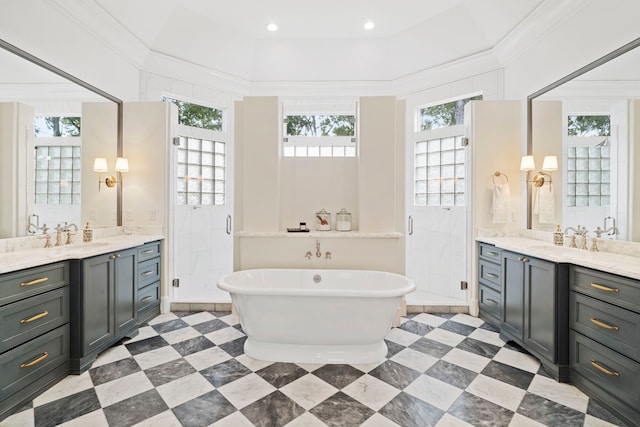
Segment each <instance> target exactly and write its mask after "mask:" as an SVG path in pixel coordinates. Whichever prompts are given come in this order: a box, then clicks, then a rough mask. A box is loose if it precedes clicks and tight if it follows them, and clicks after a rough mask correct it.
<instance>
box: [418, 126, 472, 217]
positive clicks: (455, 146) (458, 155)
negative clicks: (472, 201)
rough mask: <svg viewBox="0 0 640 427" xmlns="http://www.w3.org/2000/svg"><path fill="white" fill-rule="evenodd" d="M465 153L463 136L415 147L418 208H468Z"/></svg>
mask: <svg viewBox="0 0 640 427" xmlns="http://www.w3.org/2000/svg"><path fill="white" fill-rule="evenodd" d="M465 158H466V154H465V150H464V146H463V145H462V136H456V137H449V138H440V139H431V140H427V141H418V142H416V144H415V188H414V194H415V197H414V203H415V205H416V206H464V204H465V197H464V187H465V181H464V178H465Z"/></svg>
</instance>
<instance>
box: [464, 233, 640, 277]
mask: <svg viewBox="0 0 640 427" xmlns="http://www.w3.org/2000/svg"><path fill="white" fill-rule="evenodd" d="M476 240H477V241H479V242H483V243H490V244H492V245H495V246H496V247H498V248H501V249H506V250H509V251H513V252H518V253H521V254H523V255H528V256H532V257H536V258H541V259H546V260H549V261H552V262H561V263H567V264H574V265H579V266H582V267H588V268H593V269H595V270H600V271H604V272H607V273H613V274H618V275H620V276H625V277H630V278H632V279H639V280H640V258H638V257H635V256H628V255H621V254H617V253H610V252H590V251H588V250H584V249H575V248H570V247H568V246H555V245H554V244H553V243H549V242H544V241H541V240H534V239H526V238H522V237H477V238H476Z"/></svg>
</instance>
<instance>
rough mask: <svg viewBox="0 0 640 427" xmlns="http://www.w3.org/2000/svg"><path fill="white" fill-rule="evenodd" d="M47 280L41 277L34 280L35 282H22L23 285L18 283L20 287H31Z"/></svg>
mask: <svg viewBox="0 0 640 427" xmlns="http://www.w3.org/2000/svg"><path fill="white" fill-rule="evenodd" d="M47 280H49V278H48V277H43V278H42V279H36V280H32V281H30V282H26V283H25V282H23V283H20V286H31V285H37V284H38V283H44V282H46V281H47Z"/></svg>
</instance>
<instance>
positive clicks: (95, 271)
mask: <svg viewBox="0 0 640 427" xmlns="http://www.w3.org/2000/svg"><path fill="white" fill-rule="evenodd" d="M113 266H114V263H113V260H112V259H111V255H101V256H97V257H92V258H87V259H85V260H83V261H82V307H81V308H80V310H82V319H83V322H82V325H81V328H83V329H84V331H83V333H82V340H83V343H82V347H83V354H89V353H90V352H91V351H93V350H94V349H96V348H99V347H101V346H102V344H103V343H104V342H106V341H108V340H110V339H111V338H112V337H113V336H114V335H115V331H114V323H113V304H114V294H113V281H114V276H113V275H114V268H113Z"/></svg>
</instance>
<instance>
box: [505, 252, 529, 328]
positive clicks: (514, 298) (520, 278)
mask: <svg viewBox="0 0 640 427" xmlns="http://www.w3.org/2000/svg"><path fill="white" fill-rule="evenodd" d="M502 268H503V275H502V277H503V280H504V285H503V287H502V325H501V329H504V330H505V332H507V333H509V334H511V335H512V336H513V337H515V338H518V339H522V337H523V334H524V262H523V257H522V255H518V254H514V253H512V252H507V251H503V252H502Z"/></svg>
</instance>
